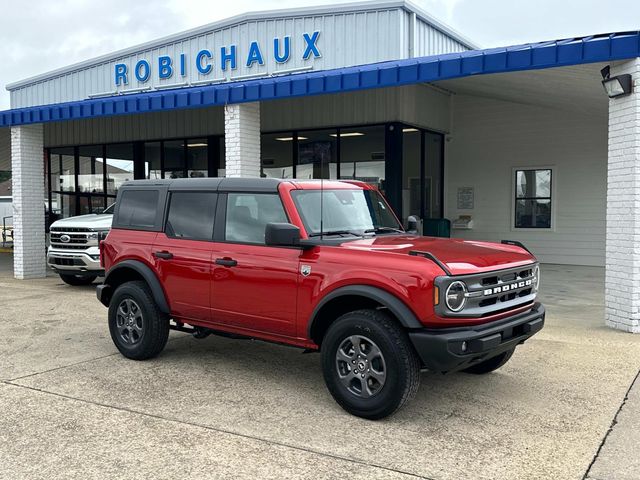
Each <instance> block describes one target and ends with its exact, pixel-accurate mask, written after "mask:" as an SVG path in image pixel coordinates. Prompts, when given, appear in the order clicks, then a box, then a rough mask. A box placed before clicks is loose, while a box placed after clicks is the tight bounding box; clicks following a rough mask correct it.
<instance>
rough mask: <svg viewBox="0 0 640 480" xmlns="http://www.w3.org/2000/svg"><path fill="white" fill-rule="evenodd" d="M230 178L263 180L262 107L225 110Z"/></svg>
mask: <svg viewBox="0 0 640 480" xmlns="http://www.w3.org/2000/svg"><path fill="white" fill-rule="evenodd" d="M224 145H225V168H226V172H227V177H259V176H260V103H258V102H256V103H240V104H234V105H226V106H225V107H224Z"/></svg>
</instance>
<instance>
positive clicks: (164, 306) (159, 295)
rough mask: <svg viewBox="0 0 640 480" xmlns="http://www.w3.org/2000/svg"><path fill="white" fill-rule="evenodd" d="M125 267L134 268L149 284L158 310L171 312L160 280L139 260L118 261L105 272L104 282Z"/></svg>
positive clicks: (107, 282) (107, 283) (107, 281)
mask: <svg viewBox="0 0 640 480" xmlns="http://www.w3.org/2000/svg"><path fill="white" fill-rule="evenodd" d="M125 269H128V270H134V271H135V272H136V273H138V274H140V276H141V277H142V278H143V279H144V281H145V282H146V283H147V285H148V286H149V289H150V290H151V294H152V295H153V299H154V300H155V302H156V305H158V308H159V309H160V311H161V312H163V313H166V314H169V313H171V312H170V310H169V304H168V303H167V298H166V296H165V294H164V290H163V289H162V285H161V284H160V280H158V277H157V276H156V274H155V273H154V272H153V270H151V268H149V267H148V266H147V265H145V264H144V263H142V262H141V261H139V260H124V261H122V262H119V263H118V264H117V265H116V266H115V267H113V268H112V269H110V270H109V271H108V272H107V274H106V276H105V279H104V284H105V285H110V284H109V278H111V279H113V276H114V274H116V273H117V272H120V271H122V270H125Z"/></svg>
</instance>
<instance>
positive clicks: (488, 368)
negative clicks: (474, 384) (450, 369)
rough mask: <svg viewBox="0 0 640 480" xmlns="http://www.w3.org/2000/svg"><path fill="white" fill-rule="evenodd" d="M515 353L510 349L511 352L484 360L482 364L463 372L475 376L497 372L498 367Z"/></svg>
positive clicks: (513, 349)
mask: <svg viewBox="0 0 640 480" xmlns="http://www.w3.org/2000/svg"><path fill="white" fill-rule="evenodd" d="M515 351H516V349H515V348H512V349H511V350H508V351H506V352H504V353H501V354H500V355H497V356H495V357H492V358H490V359H489V360H485V361H484V362H481V363H478V364H477V365H474V366H472V367H469V368H466V369H464V370H463V372H466V373H473V374H475V375H484V374H485V373H491V372H493V371H494V370H497V369H499V368H500V367H502V366H503V365H504V364H505V363H507V362H508V361H509V359H510V358H511V357H512V356H513V352H515Z"/></svg>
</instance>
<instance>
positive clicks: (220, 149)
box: [218, 138, 227, 177]
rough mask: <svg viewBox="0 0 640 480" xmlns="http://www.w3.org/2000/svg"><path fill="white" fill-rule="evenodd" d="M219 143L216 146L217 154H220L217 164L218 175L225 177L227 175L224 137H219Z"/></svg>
mask: <svg viewBox="0 0 640 480" xmlns="http://www.w3.org/2000/svg"><path fill="white" fill-rule="evenodd" d="M218 143H219V144H220V145H219V147H218V154H219V155H220V156H219V157H218V158H219V160H220V163H219V164H218V177H225V176H226V175H227V168H226V161H225V145H224V138H221V139H220V141H219V142H218Z"/></svg>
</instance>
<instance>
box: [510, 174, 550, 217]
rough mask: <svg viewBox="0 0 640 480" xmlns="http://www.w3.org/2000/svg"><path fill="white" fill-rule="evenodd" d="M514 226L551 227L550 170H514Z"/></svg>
mask: <svg viewBox="0 0 640 480" xmlns="http://www.w3.org/2000/svg"><path fill="white" fill-rule="evenodd" d="M515 182H516V185H515V223H514V227H515V228H551V216H552V215H551V195H552V188H551V185H552V184H551V182H552V170H551V169H550V168H543V169H522V170H518V169H516V170H515Z"/></svg>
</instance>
